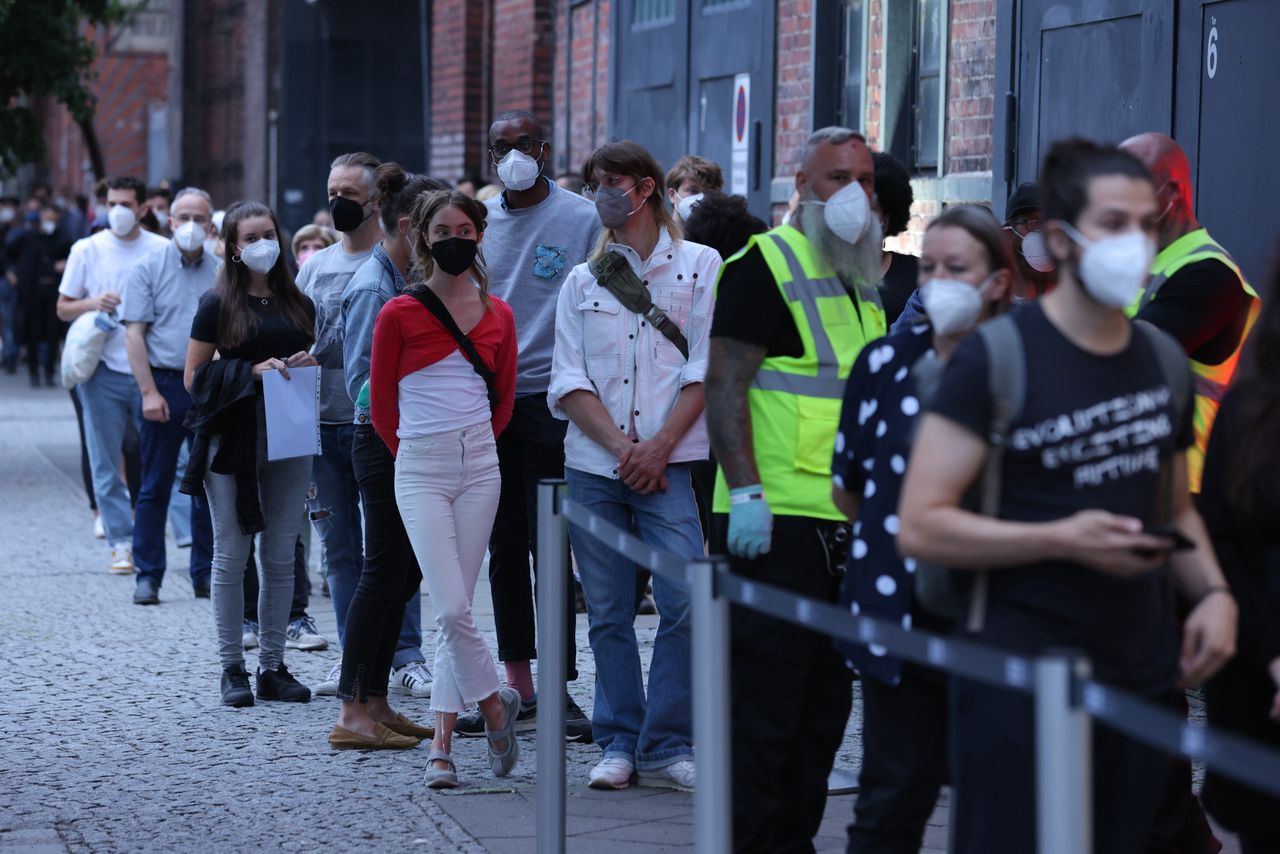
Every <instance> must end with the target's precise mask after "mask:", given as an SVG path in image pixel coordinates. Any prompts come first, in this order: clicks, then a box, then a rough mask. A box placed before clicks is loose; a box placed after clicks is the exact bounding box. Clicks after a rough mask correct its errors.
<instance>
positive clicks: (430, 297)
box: [405, 284, 498, 412]
mask: <svg viewBox="0 0 1280 854" xmlns="http://www.w3.org/2000/svg"><path fill="white" fill-rule="evenodd" d="M405 293H406V294H408V295H409V296H411V297H413V298H414V299H416V300H417V301H418V302H420V303H422V305H423V307H424V308H425V309H426V310H427V311H429V312H431V313H432V314H433V315H434V316H435V318H436V320H438V321H440V325H441V326H443V327H444V328H445V331H446V332H448V333H449V334H450V335H452V336H453V340H454V341H456V342H457V343H458V348H459V349H460V350H462V355H464V356H466V357H467V361H468V362H470V363H471V367H472V368H474V369H475V372H476V373H477V374H479V375H480V379H482V380H484V385H485V388H486V389H487V390H488V392H489V411H490V412H497V411H498V387H497V380H498V375H497V374H495V373H494V372H493V371H491V370H489V366H488V365H486V364H485V363H484V359H482V358H480V354H479V353H478V352H477V351H476V345H475V343H474V342H472V340H471V339H470V338H469V337H468V336H467V334H466V333H465V332H463V331H462V330H461V329H459V328H458V323H457V321H455V320H454V319H453V315H452V314H450V313H449V309H448V308H447V307H446V306H445V304H444V303H443V302H442V301H441V300H440V297H438V296H436V292H435V291H433V290H431V288H429V287H427V286H426V285H421V284H420V285H414V286H413V287H411V288H407V289H406V290H405Z"/></svg>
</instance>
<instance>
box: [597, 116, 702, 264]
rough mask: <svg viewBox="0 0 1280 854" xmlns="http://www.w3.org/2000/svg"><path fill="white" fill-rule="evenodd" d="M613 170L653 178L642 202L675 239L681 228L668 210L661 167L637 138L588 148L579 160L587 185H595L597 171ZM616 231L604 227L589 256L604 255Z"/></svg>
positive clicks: (638, 178) (618, 172)
mask: <svg viewBox="0 0 1280 854" xmlns="http://www.w3.org/2000/svg"><path fill="white" fill-rule="evenodd" d="M597 171H599V172H612V173H613V174H615V175H630V176H631V177H632V178H635V179H636V182H637V183H639V182H640V181H642V180H644V179H645V178H652V179H653V192H652V193H650V194H649V198H647V199H645V202H644V203H645V205H646V206H647V207H648V208H649V212H650V213H651V214H653V220H654V222H656V223H657V224H658V227H659V228H665V229H666V230H667V231H668V232H670V234H671V240H672V242H673V243H674V242H678V241H679V240H680V238H681V236H682V235H683V234H684V231H683V230H682V229H681V228H680V224H679V223H677V222H676V221H675V219H674V218H673V217H672V216H671V212H670V211H668V210H667V203H666V201H665V200H664V196H665V195H666V193H665V190H666V185H665V183H664V182H663V179H662V167H661V166H659V165H658V161H656V160H654V159H653V155H652V154H650V153H649V151H648V149H646V148H645V147H644V146H643V145H641V144H640V143H638V142H632V141H631V140H629V139H624V140H622V141H621V142H609V143H605V144H604V145H602V146H600V147H599V148H597V149H596V150H595V151H593V152H591V156H590V157H588V158H587V160H586V162H585V163H583V164H582V181H583V183H584V184H586V185H587V186H588V187H595V185H596V172H597ZM616 240H617V234H616V233H615V232H614V230H613V229H612V228H606V229H605V230H604V231H603V232H602V233H601V235H600V239H599V240H598V241H596V246H595V249H593V250H592V251H591V259H592V260H595V259H597V258H599V257H600V256H602V255H604V250H605V247H607V246H608V245H609V244H610V243H613V242H616Z"/></svg>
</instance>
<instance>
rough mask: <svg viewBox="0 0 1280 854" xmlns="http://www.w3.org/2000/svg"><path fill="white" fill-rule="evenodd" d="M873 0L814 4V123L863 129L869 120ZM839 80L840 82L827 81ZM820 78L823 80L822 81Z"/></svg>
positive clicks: (819, 0) (826, 1)
mask: <svg viewBox="0 0 1280 854" xmlns="http://www.w3.org/2000/svg"><path fill="white" fill-rule="evenodd" d="M868 1H869V0H835V2H830V0H818V2H817V3H815V4H814V46H815V48H816V51H815V62H814V78H813V79H814V86H813V87H812V92H813V96H812V97H813V126H814V127H815V128H818V127H823V126H826V125H840V126H842V127H847V128H852V129H853V130H856V131H859V132H862V131H863V130H864V128H863V124H864V122H865V121H866V113H865V111H864V105H865V103H866V67H867V31H866V23H865V22H866V6H867V3H868ZM833 79H834V80H838V81H840V82H839V85H837V86H830V85H826V81H829V80H833ZM818 81H822V85H819V83H818Z"/></svg>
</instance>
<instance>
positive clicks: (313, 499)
mask: <svg viewBox="0 0 1280 854" xmlns="http://www.w3.org/2000/svg"><path fill="white" fill-rule="evenodd" d="M354 435H355V425H353V424H321V425H320V456H318V457H316V458H315V465H314V466H313V467H312V470H311V480H312V483H311V486H310V487H309V488H308V489H307V511H308V514H309V515H310V517H311V525H312V527H313V528H314V529H315V532H316V534H317V535H318V536H319V537H320V547H321V548H322V549H324V560H325V566H326V567H327V569H328V578H329V596H330V598H331V599H332V600H333V613H334V616H336V617H337V618H338V642H339V643H344V642H345V638H346V625H347V608H348V607H349V606H350V605H351V597H352V595H354V594H355V592H356V585H357V584H358V583H359V582H360V570H361V568H362V566H363V565H364V558H363V555H364V536H363V529H362V527H361V519H360V490H359V489H358V488H357V487H356V476H355V473H354V472H353V471H352V470H351V439H352V437H353V436H354Z"/></svg>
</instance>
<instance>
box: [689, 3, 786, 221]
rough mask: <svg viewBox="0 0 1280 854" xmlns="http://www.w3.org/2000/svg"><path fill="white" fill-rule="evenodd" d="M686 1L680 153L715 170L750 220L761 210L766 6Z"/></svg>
mask: <svg viewBox="0 0 1280 854" xmlns="http://www.w3.org/2000/svg"><path fill="white" fill-rule="evenodd" d="M690 2H691V3H692V4H693V8H692V10H691V12H692V20H691V39H690V43H691V44H692V46H693V47H692V50H691V52H690V63H689V64H690V68H689V72H690V73H689V77H690V80H691V84H690V85H691V91H690V93H689V133H688V153H690V154H699V155H702V156H703V157H706V158H709V159H711V160H714V161H715V162H717V163H719V164H720V165H721V166H722V167H723V168H724V180H725V191H726V192H731V193H740V194H742V195H745V196H746V197H747V201H748V202H749V203H750V205H751V207H752V209H753V210H755V211H756V212H757V213H761V212H762V211H768V209H769V178H770V175H771V174H772V172H773V170H772V169H771V168H770V167H771V166H772V164H773V120H772V117H773V96H774V91H773V73H774V71H773V68H774V63H773V61H772V57H773V56H774V30H775V27H774V3H773V0H690ZM735 178H736V185H735ZM761 215H763V214H761Z"/></svg>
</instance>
